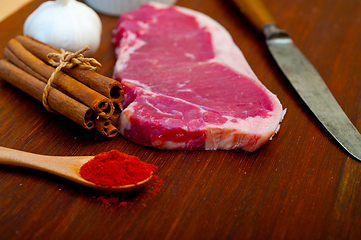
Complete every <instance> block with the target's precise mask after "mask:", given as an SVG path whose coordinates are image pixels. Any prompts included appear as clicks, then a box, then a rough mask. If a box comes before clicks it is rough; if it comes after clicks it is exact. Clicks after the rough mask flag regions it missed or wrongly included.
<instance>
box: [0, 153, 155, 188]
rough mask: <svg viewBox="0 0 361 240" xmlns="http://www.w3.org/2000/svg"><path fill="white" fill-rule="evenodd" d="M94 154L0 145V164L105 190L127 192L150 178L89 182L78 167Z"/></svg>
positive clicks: (150, 177) (142, 184)
mask: <svg viewBox="0 0 361 240" xmlns="http://www.w3.org/2000/svg"><path fill="white" fill-rule="evenodd" d="M92 158H94V156H49V155H40V154H34V153H29V152H23V151H19V150H15V149H10V148H5V147H0V164H5V165H13V166H20V167H27V168H32V169H36V170H40V171H44V172H48V173H51V174H54V175H57V176H60V177H63V178H66V179H68V180H71V181H73V182H76V183H79V184H82V185H84V186H87V187H91V188H95V189H98V190H102V191H107V192H128V191H133V190H136V189H139V188H141V187H143V186H145V185H146V184H147V183H148V182H149V181H150V180H151V179H152V177H153V176H152V174H151V175H150V176H149V178H147V179H144V180H143V181H141V182H138V183H136V184H130V185H125V186H114V187H108V186H101V185H97V184H94V183H92V182H89V181H87V180H85V179H83V178H82V177H81V176H80V173H79V170H80V168H81V167H82V166H83V165H84V164H85V163H86V162H88V161H89V160H91V159H92Z"/></svg>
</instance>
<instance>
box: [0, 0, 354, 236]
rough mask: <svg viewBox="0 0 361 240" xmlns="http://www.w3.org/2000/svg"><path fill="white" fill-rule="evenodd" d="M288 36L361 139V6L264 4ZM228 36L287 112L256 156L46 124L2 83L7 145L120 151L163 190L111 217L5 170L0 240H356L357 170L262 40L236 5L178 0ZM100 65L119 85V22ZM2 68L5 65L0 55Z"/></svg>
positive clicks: (9, 30) (43, 177) (16, 29)
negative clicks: (169, 146) (153, 169)
mask: <svg viewBox="0 0 361 240" xmlns="http://www.w3.org/2000/svg"><path fill="white" fill-rule="evenodd" d="M41 2H43V1H41V0H35V1H33V2H31V3H29V4H28V5H26V6H25V7H24V8H22V9H20V10H19V11H18V12H16V13H15V14H13V15H12V16H10V17H9V18H7V19H5V20H4V21H2V22H1V23H0V32H1V38H0V48H1V49H4V47H5V46H6V43H7V42H8V40H9V39H11V38H13V37H15V36H16V35H18V34H22V25H23V23H24V21H25V19H26V17H27V16H28V15H29V14H30V13H31V12H32V11H33V10H34V9H35V8H36V7H37V6H39V4H40V3H41ZM264 2H265V4H266V6H267V7H268V8H269V10H270V12H271V13H272V14H273V15H274V17H275V19H276V21H277V23H278V24H279V26H280V27H281V28H284V29H286V30H287V31H288V32H289V34H290V36H291V37H292V38H293V39H294V41H295V43H296V45H298V46H299V48H300V49H301V51H303V53H304V54H305V55H306V56H307V57H308V58H309V60H310V61H311V62H312V63H313V64H314V66H315V67H316V68H317V69H318V71H319V72H320V74H321V76H323V78H324V80H325V82H326V84H327V85H328V86H329V88H330V90H331V92H332V93H333V94H334V96H335V98H336V99H337V101H338V102H339V103H340V105H341V106H342V108H343V109H344V110H345V112H346V114H347V115H348V116H349V117H350V119H351V121H352V122H353V123H354V124H355V125H356V128H358V129H359V130H361V117H360V114H361V104H360V103H361V94H360V92H361V81H360V70H359V69H360V68H361V57H360V56H361V44H360V43H361V37H360V33H359V29H360V28H361V2H360V1H359V0H348V1H346V2H345V1H343V0H293V1H288V0H278V1H272V0H264ZM177 4H178V5H180V6H184V7H188V8H191V9H194V10H197V11H200V12H203V13H205V14H207V15H209V16H210V17H212V18H214V19H215V20H217V21H218V22H220V23H221V24H222V25H223V26H224V27H225V28H226V29H227V30H228V31H229V32H230V33H231V34H232V36H233V38H234V40H235V42H236V44H237V45H238V46H239V47H240V49H241V50H242V51H243V53H244V55H245V57H246V59H247V60H248V62H249V63H250V65H251V67H252V68H253V70H254V72H255V73H256V75H257V76H258V77H259V79H260V80H261V81H262V82H263V83H264V85H265V86H266V87H267V88H269V89H270V90H271V91H272V92H273V93H275V94H277V96H278V97H279V99H280V101H281V103H282V104H283V106H284V107H285V108H287V109H288V110H287V114H286V117H285V119H284V121H283V122H282V125H281V130H280V132H279V133H278V135H277V136H276V137H275V138H274V139H273V140H272V141H270V142H268V143H267V144H266V145H264V146H263V147H262V148H261V149H259V150H258V151H256V152H254V153H246V152H243V151H240V150H237V151H209V152H206V151H195V152H185V151H162V150H157V149H153V148H147V147H142V146H139V145H137V144H134V143H132V142H130V141H128V140H126V139H125V138H123V137H122V136H118V137H116V138H115V139H112V140H109V139H106V138H105V137H102V136H101V135H100V134H98V133H97V132H95V131H88V130H85V129H79V127H78V126H77V124H75V123H73V122H71V121H70V120H68V119H65V118H62V117H60V116H57V115H53V114H51V113H48V112H47V111H46V110H45V109H44V108H43V107H42V105H41V103H40V102H38V101H36V100H35V99H32V98H31V97H30V96H27V95H26V94H24V93H22V92H21V91H20V90H17V89H16V88H14V87H12V86H11V85H9V84H7V83H6V82H5V81H3V80H0V145H1V146H4V147H9V148H14V149H19V150H24V151H28V152H34V153H40V154H49V155H89V154H98V153H100V152H104V151H109V150H111V149H117V150H119V151H123V152H125V153H127V154H131V155H135V156H138V157H140V158H141V159H142V160H144V161H146V162H149V163H152V164H154V165H156V166H158V176H159V177H160V178H161V179H162V180H163V181H164V185H163V186H161V190H160V192H159V193H157V194H155V195H152V194H150V191H151V187H149V188H145V189H142V190H140V191H136V192H132V193H127V194H119V195H116V196H117V197H119V198H121V199H124V200H126V201H128V203H129V204H128V205H127V206H125V207H120V206H117V205H112V206H110V207H105V206H104V205H103V204H102V203H101V202H99V201H96V199H95V198H96V197H98V196H102V195H103V193H102V192H99V191H95V190H91V189H87V188H84V187H82V186H79V185H77V184H74V183H72V182H70V181H67V180H64V179H61V178H59V177H56V176H52V175H50V174H47V173H42V172H39V171H35V170H29V169H25V168H19V167H12V166H0V178H1V181H0V192H1V194H0V236H1V237H0V238H1V239H296V240H297V239H359V237H360V236H361V228H360V224H361V199H360V198H361V188H360V179H361V163H360V162H358V161H356V160H354V159H353V158H350V157H349V156H348V155H347V154H346V152H345V151H344V150H342V149H341V148H340V147H339V146H338V145H337V143H336V141H335V140H333V139H332V138H331V137H330V136H329V135H328V133H327V132H326V131H325V130H324V129H323V128H322V127H321V124H320V123H319V122H318V121H317V119H316V118H315V117H314V116H313V115H312V113H311V112H310V111H309V110H308V109H307V108H306V106H305V105H304V104H303V103H302V102H301V100H300V98H299V97H298V96H297V95H296V93H295V91H294V90H293V89H292V87H291V85H290V84H289V83H288V82H287V79H285V77H284V76H283V75H282V73H281V72H280V71H279V69H278V68H277V66H276V65H275V63H274V61H273V59H272V58H271V56H270V54H269V53H268V50H267V48H266V46H265V44H264V42H263V39H262V37H261V36H260V35H258V34H257V33H255V31H254V30H253V29H252V27H251V26H250V25H249V24H248V23H247V22H246V21H245V20H244V18H243V17H242V16H241V15H240V14H239V13H238V12H237V10H236V8H235V6H234V5H233V4H232V3H231V2H230V1H223V0H222V1H221V0H179V1H178V2H177ZM101 19H102V21H103V29H104V31H103V37H102V45H101V47H100V49H99V50H98V52H97V53H96V56H95V57H96V58H97V59H98V60H99V61H100V62H101V63H102V64H103V68H102V69H101V72H102V73H103V74H105V75H107V76H109V77H111V76H112V72H113V65H114V62H115V57H114V48H113V46H112V44H111V37H112V29H113V28H114V26H115V23H116V22H117V18H114V17H108V16H104V15H101ZM0 57H3V54H2V53H0Z"/></svg>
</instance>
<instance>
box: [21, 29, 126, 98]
mask: <svg viewBox="0 0 361 240" xmlns="http://www.w3.org/2000/svg"><path fill="white" fill-rule="evenodd" d="M15 39H16V40H18V41H19V42H20V43H21V44H22V45H23V46H24V47H25V48H26V49H28V50H29V51H30V52H31V53H32V54H34V55H35V56H37V57H38V58H40V59H41V60H42V61H44V62H48V59H47V55H48V54H49V53H54V52H55V53H60V49H58V48H55V47H54V46H50V45H48V44H46V43H43V42H40V41H38V40H36V39H34V38H31V37H29V36H22V35H19V36H16V37H15ZM62 71H64V72H65V73H67V74H68V75H70V76H72V77H73V78H75V79H77V80H78V81H80V82H82V83H84V84H85V85H87V86H88V87H90V88H92V89H94V90H96V91H97V92H99V93H101V94H103V95H104V96H106V97H108V98H110V99H111V100H112V101H113V102H119V103H120V102H121V101H123V99H124V92H123V90H122V86H121V84H120V82H118V81H116V80H114V79H111V78H108V77H106V76H103V75H101V74H98V73H97V72H95V71H91V70H85V69H82V68H81V67H79V66H77V67H74V68H70V69H69V68H68V69H66V68H64V69H62Z"/></svg>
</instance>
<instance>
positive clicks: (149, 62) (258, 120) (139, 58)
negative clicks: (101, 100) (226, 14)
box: [114, 3, 283, 151]
mask: <svg viewBox="0 0 361 240" xmlns="http://www.w3.org/2000/svg"><path fill="white" fill-rule="evenodd" d="M114 34H115V35H114V41H115V45H116V54H117V57H118V60H117V62H116V65H115V69H114V78H116V79H118V80H119V81H120V82H121V83H122V85H123V87H124V92H125V100H124V102H123V104H124V111H123V113H122V115H121V118H120V120H119V129H120V133H121V134H122V135H123V136H125V137H126V138H129V139H130V140H132V141H134V142H136V143H139V144H142V145H145V146H152V147H156V148H160V149H178V150H215V149H237V148H241V149H244V150H246V151H255V150H256V149H257V148H259V147H260V146H261V145H263V144H264V143H265V142H267V140H268V139H270V138H271V137H272V136H273V135H274V134H275V133H276V132H277V130H278V128H279V123H280V121H281V120H282V117H283V110H282V106H281V104H280V102H279V100H278V99H277V97H276V96H275V95H273V94H272V93H271V92H269V91H268V90H267V89H266V88H265V87H264V86H263V85H262V84H261V83H260V81H259V80H258V79H257V77H256V76H255V74H254V73H253V71H252V70H251V68H250V67H249V65H248V63H247V62H246V60H245V58H244V56H243V54H242V52H241V51H240V50H239V49H238V47H237V46H236V45H235V43H234V42H233V40H232V38H231V36H230V34H229V33H228V32H227V31H226V30H225V29H224V28H223V27H222V26H220V25H219V24H218V23H217V22H215V21H214V20H213V19H211V18H209V17H208V16H206V15H204V14H202V13H199V12H196V11H193V10H190V9H186V8H181V7H176V6H167V5H163V4H158V3H157V4H155V3H151V4H146V5H143V6H141V7H140V8H139V9H137V10H135V11H132V12H128V13H126V14H124V15H122V16H121V17H120V19H119V21H118V24H117V27H116V29H115V31H114Z"/></svg>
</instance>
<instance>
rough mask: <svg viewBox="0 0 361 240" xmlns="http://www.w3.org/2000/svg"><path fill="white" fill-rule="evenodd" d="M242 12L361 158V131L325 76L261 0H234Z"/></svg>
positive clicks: (339, 136) (346, 146)
mask: <svg viewBox="0 0 361 240" xmlns="http://www.w3.org/2000/svg"><path fill="white" fill-rule="evenodd" d="M233 2H234V3H235V4H236V6H237V7H238V9H239V10H240V12H241V13H242V14H243V15H244V16H245V17H246V19H247V20H248V21H249V22H250V23H251V24H252V25H253V26H254V27H255V29H256V30H258V31H260V32H262V33H263V35H264V36H265V38H266V44H267V46H268V49H269V51H270V52H271V54H272V56H273V58H274V59H275V61H276V63H277V64H278V66H279V68H280V69H281V70H282V72H283V73H284V75H285V76H286V77H287V79H288V80H289V81H290V83H291V85H292V86H293V87H294V89H295V90H296V91H297V93H298V94H299V95H300V97H301V98H302V100H303V101H304V102H305V103H306V105H307V106H308V107H309V108H310V110H311V111H312V112H313V114H314V115H315V116H316V117H317V118H318V120H319V121H320V122H321V123H322V125H323V126H324V127H325V128H326V129H327V130H328V132H329V133H330V134H331V135H332V136H333V137H334V138H335V139H336V140H337V141H338V142H339V143H340V145H341V146H342V147H343V148H344V149H346V151H348V152H349V153H350V154H351V155H352V156H353V157H355V158H356V159H357V160H359V161H361V135H360V133H359V132H358V131H357V129H356V128H355V126H354V125H353V124H352V122H351V121H350V120H349V118H348V117H347V115H346V114H345V113H344V111H343V110H342V108H341V107H340V105H339V104H338V103H337V101H336V99H335V98H334V97H333V95H332V93H331V92H330V90H329V89H328V87H327V85H326V84H325V82H324V81H323V80H322V77H321V76H320V74H319V73H318V72H317V70H316V69H315V68H314V67H313V66H312V64H311V63H310V62H309V60H308V59H307V58H306V57H305V56H304V55H303V54H302V53H301V51H300V50H299V49H298V48H297V47H296V45H295V44H294V43H293V41H292V39H291V38H290V37H289V35H288V34H287V32H286V31H285V30H282V29H279V28H278V26H277V25H276V21H275V20H274V18H273V16H272V15H271V14H270V13H269V11H268V10H267V8H266V6H265V5H264V4H263V2H262V1H261V0H233Z"/></svg>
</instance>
